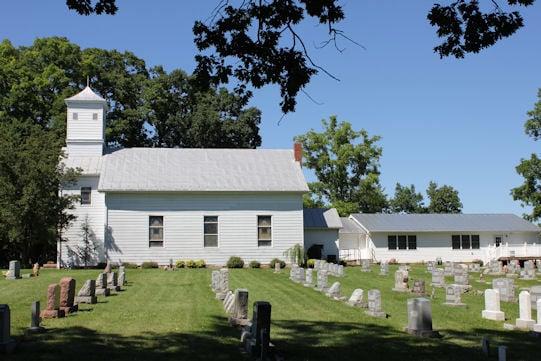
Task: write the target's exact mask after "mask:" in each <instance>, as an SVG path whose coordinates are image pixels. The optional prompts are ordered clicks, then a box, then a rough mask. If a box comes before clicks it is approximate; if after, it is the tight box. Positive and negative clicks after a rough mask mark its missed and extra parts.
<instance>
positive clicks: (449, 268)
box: [443, 261, 454, 276]
mask: <svg viewBox="0 0 541 361" xmlns="http://www.w3.org/2000/svg"><path fill="white" fill-rule="evenodd" d="M453 272H454V266H453V263H452V262H449V261H446V262H445V263H444V264H443V273H444V275H445V276H452V275H453Z"/></svg>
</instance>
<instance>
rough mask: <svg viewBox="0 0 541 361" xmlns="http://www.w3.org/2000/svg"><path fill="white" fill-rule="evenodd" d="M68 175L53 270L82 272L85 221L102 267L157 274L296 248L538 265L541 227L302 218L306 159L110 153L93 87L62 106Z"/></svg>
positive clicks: (292, 153)
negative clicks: (64, 224)
mask: <svg viewBox="0 0 541 361" xmlns="http://www.w3.org/2000/svg"><path fill="white" fill-rule="evenodd" d="M66 105H67V134H66V147H65V149H64V150H65V158H64V160H63V162H64V164H65V166H66V167H70V168H77V169H79V170H80V172H81V175H80V177H79V179H78V182H77V183H76V184H73V185H66V186H65V187H64V188H63V189H62V192H63V193H64V194H74V195H79V196H80V202H79V203H78V204H77V205H76V206H75V209H74V210H72V211H71V212H73V214H74V215H75V216H76V217H77V218H76V220H75V221H74V222H73V223H72V224H71V225H70V227H69V228H68V229H66V230H65V231H64V234H63V239H64V240H65V242H61V243H59V244H58V262H57V263H58V265H60V266H76V265H81V264H82V263H83V262H82V261H81V259H80V258H79V256H78V254H80V252H79V251H80V249H81V246H82V238H83V237H82V229H81V225H82V224H83V222H84V223H87V222H88V225H89V226H90V228H91V230H92V237H91V239H92V241H93V243H94V244H95V245H96V246H97V250H96V252H95V255H94V257H93V260H92V262H91V263H92V264H96V263H99V262H104V261H106V260H109V261H112V262H115V263H120V262H130V263H137V264H141V263H142V262H147V261H153V262H157V263H158V264H160V265H165V264H169V263H170V262H175V261H176V260H188V259H192V260H198V259H202V260H204V261H205V262H206V263H207V264H210V265H223V264H225V263H226V262H227V260H228V259H229V257H230V256H240V257H242V258H243V259H244V261H245V262H250V261H252V260H257V261H259V262H261V263H268V262H270V260H271V259H273V258H280V259H284V258H285V256H284V253H285V252H286V251H287V250H288V249H289V248H291V247H292V246H294V245H296V244H300V245H303V246H304V248H305V249H306V250H308V249H310V248H312V249H317V250H318V252H319V253H320V254H321V256H322V257H323V258H326V259H329V260H338V259H340V260H346V261H359V260H360V259H371V260H373V261H389V260H391V259H395V260H397V261H398V262H423V261H428V260H435V259H436V258H442V259H443V260H451V261H463V262H467V261H473V260H476V259H481V260H484V261H487V260H490V259H494V258H501V257H513V256H518V255H523V256H525V257H528V256H540V257H541V245H540V244H539V228H538V227H537V226H535V225H533V224H531V223H529V222H526V221H524V220H523V219H521V218H519V217H517V216H514V215H494V214H493V215H472V214H461V215H445V214H443V215H426V214H425V215H407V214H392V215H391V214H352V215H350V216H349V217H346V218H340V217H339V216H338V213H337V212H336V210H335V209H330V210H325V209H310V210H303V201H302V196H303V194H304V193H306V192H308V190H309V189H308V185H307V183H306V180H305V178H304V175H303V171H302V168H301V162H302V149H301V147H300V145H299V144H296V145H295V146H294V147H293V149H287V150H284V149H171V148H167V149H164V148H125V149H119V150H116V151H108V150H107V147H106V144H105V114H106V111H107V102H106V101H105V99H103V98H101V97H100V96H98V95H97V94H96V93H94V92H93V91H92V89H90V88H89V87H86V88H85V89H84V90H83V91H81V92H80V93H78V94H76V95H75V96H73V97H71V98H68V99H66Z"/></svg>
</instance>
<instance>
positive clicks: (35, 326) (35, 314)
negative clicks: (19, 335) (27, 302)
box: [28, 301, 45, 333]
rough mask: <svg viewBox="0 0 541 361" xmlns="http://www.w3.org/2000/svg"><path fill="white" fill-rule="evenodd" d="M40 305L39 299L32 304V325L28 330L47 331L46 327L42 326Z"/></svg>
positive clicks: (33, 331)
mask: <svg viewBox="0 0 541 361" xmlns="http://www.w3.org/2000/svg"><path fill="white" fill-rule="evenodd" d="M39 306H40V305H39V301H35V302H32V306H31V308H30V310H31V318H30V327H29V328H28V332H31V333H39V332H43V331H45V328H43V327H41V326H40V323H41V317H40V307H39Z"/></svg>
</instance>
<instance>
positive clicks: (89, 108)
mask: <svg viewBox="0 0 541 361" xmlns="http://www.w3.org/2000/svg"><path fill="white" fill-rule="evenodd" d="M74 113H77V119H73V114H74ZM94 113H95V114H97V117H98V119H96V120H94V119H93V114H94ZM103 114H104V112H103V109H102V108H101V107H100V106H99V105H97V104H86V105H85V104H82V103H81V104H79V105H77V106H76V107H69V108H68V122H67V134H66V140H67V141H68V142H69V141H70V140H100V139H101V140H102V139H104V127H103V125H104V122H103Z"/></svg>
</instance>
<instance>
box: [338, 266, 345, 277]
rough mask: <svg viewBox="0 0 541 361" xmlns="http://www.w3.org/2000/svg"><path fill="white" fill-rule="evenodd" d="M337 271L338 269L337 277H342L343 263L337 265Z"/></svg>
mask: <svg viewBox="0 0 541 361" xmlns="http://www.w3.org/2000/svg"><path fill="white" fill-rule="evenodd" d="M337 271H338V274H337V277H344V266H343V265H338V267H337Z"/></svg>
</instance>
